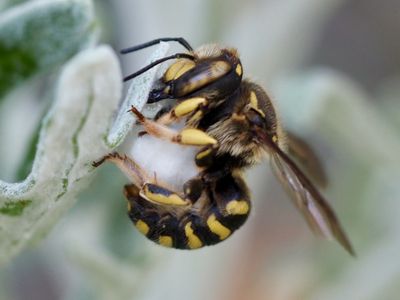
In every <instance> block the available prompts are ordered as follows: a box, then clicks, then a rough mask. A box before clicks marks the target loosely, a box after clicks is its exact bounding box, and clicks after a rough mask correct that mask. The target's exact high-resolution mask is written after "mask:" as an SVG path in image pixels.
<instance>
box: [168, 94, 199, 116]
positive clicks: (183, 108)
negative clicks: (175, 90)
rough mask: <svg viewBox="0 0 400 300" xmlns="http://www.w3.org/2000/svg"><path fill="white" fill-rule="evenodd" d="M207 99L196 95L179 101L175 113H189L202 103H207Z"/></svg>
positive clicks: (180, 114) (178, 114)
mask: <svg viewBox="0 0 400 300" xmlns="http://www.w3.org/2000/svg"><path fill="white" fill-rule="evenodd" d="M205 103H206V99H204V98H202V97H195V98H191V99H187V100H185V101H183V102H181V103H179V104H178V105H177V106H175V108H174V113H175V116H177V117H180V116H184V115H187V114H188V113H191V112H192V111H194V110H195V109H197V108H198V107H199V105H200V104H205Z"/></svg>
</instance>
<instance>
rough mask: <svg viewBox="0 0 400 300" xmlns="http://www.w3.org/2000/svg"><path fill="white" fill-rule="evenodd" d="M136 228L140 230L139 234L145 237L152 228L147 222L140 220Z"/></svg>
mask: <svg viewBox="0 0 400 300" xmlns="http://www.w3.org/2000/svg"><path fill="white" fill-rule="evenodd" d="M135 226H136V228H137V229H138V230H139V232H140V233H141V234H143V235H147V234H148V233H149V230H150V227H149V225H147V224H146V223H145V222H143V221H142V220H139V221H137V222H136V224H135Z"/></svg>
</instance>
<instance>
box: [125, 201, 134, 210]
mask: <svg viewBox="0 0 400 300" xmlns="http://www.w3.org/2000/svg"><path fill="white" fill-rule="evenodd" d="M126 202H127V203H128V204H127V208H128V211H131V210H132V207H133V206H132V204H131V203H130V202H129V201H126Z"/></svg>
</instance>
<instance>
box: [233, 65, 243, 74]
mask: <svg viewBox="0 0 400 300" xmlns="http://www.w3.org/2000/svg"><path fill="white" fill-rule="evenodd" d="M235 72H236V74H238V76H242V73H243V70H242V65H241V64H238V65H237V66H236V69H235Z"/></svg>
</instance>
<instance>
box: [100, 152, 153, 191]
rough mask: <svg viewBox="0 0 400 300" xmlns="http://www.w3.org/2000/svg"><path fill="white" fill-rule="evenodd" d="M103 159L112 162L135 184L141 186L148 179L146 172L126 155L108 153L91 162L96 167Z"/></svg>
mask: <svg viewBox="0 0 400 300" xmlns="http://www.w3.org/2000/svg"><path fill="white" fill-rule="evenodd" d="M105 161H110V162H112V163H114V164H115V165H116V166H117V167H118V168H119V169H120V170H121V171H122V172H123V173H124V174H125V175H126V176H127V177H128V178H129V179H130V180H131V181H132V182H133V183H134V184H135V185H137V186H142V185H143V184H144V183H145V182H148V181H149V180H150V177H149V176H148V175H147V174H146V172H145V171H144V170H143V169H142V168H141V167H140V166H139V165H138V164H137V163H136V162H135V161H133V160H132V159H130V158H129V157H128V156H126V155H123V156H121V155H120V154H119V153H117V152H113V153H109V154H107V155H105V156H104V157H102V158H101V159H99V160H97V161H95V162H93V163H92V166H93V167H98V166H100V165H101V164H103V163H104V162H105Z"/></svg>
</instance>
